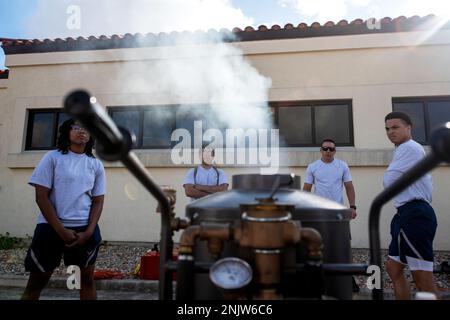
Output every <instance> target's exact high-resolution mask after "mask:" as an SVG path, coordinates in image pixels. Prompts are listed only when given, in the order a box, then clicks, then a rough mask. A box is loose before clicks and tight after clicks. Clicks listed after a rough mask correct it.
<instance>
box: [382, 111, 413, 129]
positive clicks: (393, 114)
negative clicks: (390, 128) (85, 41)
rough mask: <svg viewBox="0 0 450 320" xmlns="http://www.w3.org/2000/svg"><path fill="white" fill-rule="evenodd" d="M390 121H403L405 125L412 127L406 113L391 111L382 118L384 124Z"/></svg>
mask: <svg viewBox="0 0 450 320" xmlns="http://www.w3.org/2000/svg"><path fill="white" fill-rule="evenodd" d="M391 119H400V120H403V121H404V122H405V123H406V124H407V125H410V126H411V127H412V125H413V124H412V121H411V118H410V117H409V115H408V114H407V113H404V112H401V111H393V112H391V113H388V114H387V115H386V117H384V122H386V121H388V120H391Z"/></svg>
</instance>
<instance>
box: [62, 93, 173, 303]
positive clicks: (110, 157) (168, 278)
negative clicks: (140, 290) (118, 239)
mask: <svg viewBox="0 0 450 320" xmlns="http://www.w3.org/2000/svg"><path fill="white" fill-rule="evenodd" d="M64 108H65V110H66V111H67V112H68V113H69V114H71V115H72V116H74V117H75V118H76V119H77V120H78V121H80V122H81V123H82V124H83V125H84V126H85V127H86V128H87V129H88V130H89V132H90V133H91V134H92V135H93V136H94V137H95V138H96V139H97V141H98V145H97V154H98V155H99V156H100V157H101V158H102V159H104V160H106V161H117V160H120V161H122V163H123V164H124V165H125V167H127V169H128V170H130V172H131V173H132V174H133V175H134V176H135V177H136V179H138V180H139V181H140V182H141V183H142V184H143V185H144V186H145V188H146V189H147V190H148V191H149V192H150V193H151V194H152V195H153V196H154V197H155V198H156V200H157V201H158V203H159V205H160V208H161V240H160V265H159V271H160V280H159V298H160V299H167V300H172V271H171V270H169V269H168V268H166V267H165V266H166V263H167V262H168V261H170V260H171V259H172V247H173V244H172V238H171V229H170V213H171V212H170V204H169V200H168V199H167V197H166V196H165V194H164V192H163V191H162V190H161V188H160V187H159V186H158V185H157V184H156V183H155V182H154V181H153V179H152V178H151V176H150V174H149V173H148V172H147V170H146V169H145V167H144V166H143V165H142V163H141V162H140V161H139V159H138V158H137V156H136V155H135V154H134V153H133V152H131V151H130V150H131V143H132V139H131V136H130V134H129V133H128V132H127V131H126V130H120V129H119V128H118V127H117V126H116V125H115V123H114V121H113V120H112V119H111V118H110V117H109V116H108V114H107V113H106V111H105V109H104V108H103V107H102V106H101V105H100V104H99V103H98V102H97V100H96V99H95V97H93V96H91V95H90V94H89V93H88V92H87V91H83V90H77V91H73V92H71V93H70V94H68V95H67V96H66V97H65V99H64Z"/></svg>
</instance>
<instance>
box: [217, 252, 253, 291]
mask: <svg viewBox="0 0 450 320" xmlns="http://www.w3.org/2000/svg"><path fill="white" fill-rule="evenodd" d="M252 277H253V271H252V268H251V267H250V265H249V264H248V263H247V262H245V261H244V260H242V259H239V258H232V257H230V258H224V259H221V260H219V261H217V262H216V263H214V264H213V265H212V267H211V269H210V270H209V278H210V279H211V281H212V282H213V283H214V284H215V285H216V286H218V287H219V288H222V289H228V290H231V289H240V288H242V287H245V286H246V285H247V284H249V283H250V281H251V280H252Z"/></svg>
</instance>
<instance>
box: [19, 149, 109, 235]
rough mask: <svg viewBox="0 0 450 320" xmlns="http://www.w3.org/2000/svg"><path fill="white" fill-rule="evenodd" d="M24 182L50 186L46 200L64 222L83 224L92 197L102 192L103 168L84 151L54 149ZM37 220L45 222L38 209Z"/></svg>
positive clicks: (86, 218)
mask: <svg viewBox="0 0 450 320" xmlns="http://www.w3.org/2000/svg"><path fill="white" fill-rule="evenodd" d="M28 183H29V184H30V185H32V186H34V185H41V186H44V187H46V188H49V189H51V190H50V195H49V196H50V202H51V203H52V205H53V207H54V208H55V210H56V214H57V216H58V217H59V219H60V220H61V222H62V224H63V225H64V226H66V227H79V226H86V225H88V222H89V213H90V209H91V204H92V197H96V196H101V195H104V194H105V169H104V168H103V164H102V163H101V161H100V160H98V159H96V158H92V157H88V156H87V155H86V154H84V153H82V154H78V153H74V152H72V151H69V152H68V153H67V154H62V153H61V152H59V151H57V150H54V151H50V152H48V153H47V154H45V155H44V157H43V158H42V160H41V161H40V162H39V164H38V165H37V167H36V168H35V169H34V171H33V174H32V175H31V177H30V180H29V181H28ZM37 223H47V221H46V220H45V218H44V216H43V215H42V213H41V214H40V215H39V216H38V221H37Z"/></svg>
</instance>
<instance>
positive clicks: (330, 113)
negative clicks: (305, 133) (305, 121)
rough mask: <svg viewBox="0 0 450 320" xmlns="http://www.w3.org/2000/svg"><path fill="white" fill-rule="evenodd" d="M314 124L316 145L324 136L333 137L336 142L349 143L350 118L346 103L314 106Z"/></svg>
mask: <svg viewBox="0 0 450 320" xmlns="http://www.w3.org/2000/svg"><path fill="white" fill-rule="evenodd" d="M314 124H315V129H316V141H315V144H316V145H317V144H320V143H321V142H322V140H323V139H326V138H331V139H333V140H334V141H336V144H350V142H351V141H350V130H349V128H350V119H349V112H348V106H347V105H327V106H316V107H315V108H314Z"/></svg>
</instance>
